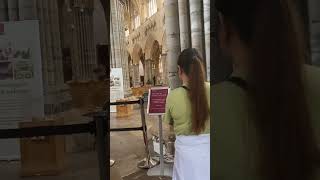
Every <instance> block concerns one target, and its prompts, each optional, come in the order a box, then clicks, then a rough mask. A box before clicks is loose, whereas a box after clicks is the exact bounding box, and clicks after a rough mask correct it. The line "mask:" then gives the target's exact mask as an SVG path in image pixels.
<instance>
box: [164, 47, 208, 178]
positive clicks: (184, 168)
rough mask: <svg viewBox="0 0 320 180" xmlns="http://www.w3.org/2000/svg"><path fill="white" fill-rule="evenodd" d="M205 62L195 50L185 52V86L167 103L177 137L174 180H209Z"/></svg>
mask: <svg viewBox="0 0 320 180" xmlns="http://www.w3.org/2000/svg"><path fill="white" fill-rule="evenodd" d="M202 61H203V60H202V58H201V56H200V54H199V53H198V51H197V50H196V49H191V48H189V49H185V50H183V51H182V53H181V54H180V56H179V59H178V73H179V77H180V79H181V81H182V83H183V86H182V87H180V88H177V89H174V90H172V91H171V92H170V93H169V95H168V97H167V101H166V114H165V121H166V122H167V123H169V124H171V125H173V127H174V132H175V135H176V142H175V159H174V169H173V180H209V179H210V84H209V83H206V82H205V72H204V67H203V64H202Z"/></svg>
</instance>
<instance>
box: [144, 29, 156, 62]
mask: <svg viewBox="0 0 320 180" xmlns="http://www.w3.org/2000/svg"><path fill="white" fill-rule="evenodd" d="M154 41H156V38H155V36H154V35H153V34H150V35H149V36H148V38H147V39H146V41H145V45H144V52H145V58H146V59H151V51H152V45H153V43H154Z"/></svg>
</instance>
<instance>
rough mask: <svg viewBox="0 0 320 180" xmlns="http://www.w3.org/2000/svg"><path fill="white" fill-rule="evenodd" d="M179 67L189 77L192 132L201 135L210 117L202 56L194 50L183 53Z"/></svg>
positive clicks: (179, 60)
mask: <svg viewBox="0 0 320 180" xmlns="http://www.w3.org/2000/svg"><path fill="white" fill-rule="evenodd" d="M178 65H179V67H180V68H181V70H182V71H183V72H184V73H185V74H186V75H187V76H188V78H189V82H188V88H189V91H188V93H189V98H190V101H191V109H192V126H191V128H192V132H194V133H195V134H200V133H201V132H202V131H203V130H204V129H205V127H206V122H207V120H208V117H209V104H208V100H207V95H206V90H205V71H204V67H203V63H202V58H201V55H200V54H199V53H198V51H197V50H196V49H194V48H189V49H185V50H183V51H182V52H181V54H180V56H179V59H178Z"/></svg>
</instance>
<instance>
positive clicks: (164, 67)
mask: <svg viewBox="0 0 320 180" xmlns="http://www.w3.org/2000/svg"><path fill="white" fill-rule="evenodd" d="M161 62H162V77H161V81H162V82H163V84H168V77H167V53H163V54H161Z"/></svg>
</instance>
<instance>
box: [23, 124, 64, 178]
mask: <svg viewBox="0 0 320 180" xmlns="http://www.w3.org/2000/svg"><path fill="white" fill-rule="evenodd" d="M62 124H63V120H50V121H37V122H21V123H20V127H39V126H48V125H62ZM20 151H21V176H35V175H59V174H60V173H61V172H62V171H63V169H64V163H65V162H64V159H65V138H64V136H47V137H34V138H21V139H20Z"/></svg>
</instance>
